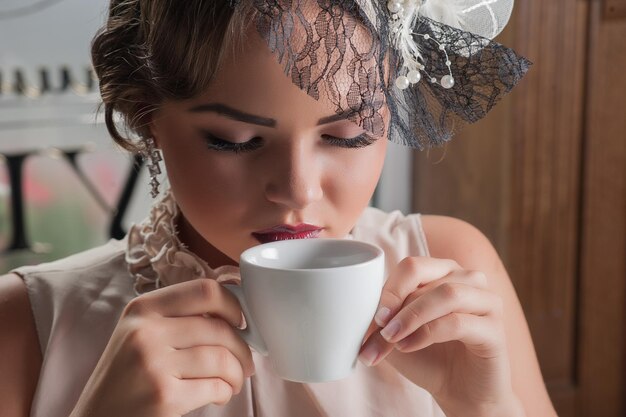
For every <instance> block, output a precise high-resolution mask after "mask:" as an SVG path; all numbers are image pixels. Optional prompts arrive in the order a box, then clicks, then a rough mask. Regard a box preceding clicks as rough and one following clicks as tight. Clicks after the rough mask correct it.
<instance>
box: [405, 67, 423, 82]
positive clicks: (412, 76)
mask: <svg viewBox="0 0 626 417" xmlns="http://www.w3.org/2000/svg"><path fill="white" fill-rule="evenodd" d="M406 77H407V78H408V79H409V82H410V83H411V84H415V83H418V82H419V81H420V80H421V79H422V74H420V72H419V71H416V70H411V71H409V73H408V74H407V75H406Z"/></svg>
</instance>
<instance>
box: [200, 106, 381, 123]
mask: <svg viewBox="0 0 626 417" xmlns="http://www.w3.org/2000/svg"><path fill="white" fill-rule="evenodd" d="M370 108H372V104H371V103H364V104H363V105H362V106H361V109H360V110H364V109H370ZM189 111H190V112H191V113H201V112H213V113H217V114H219V115H222V116H225V117H228V118H229V119H233V120H238V121H240V122H245V123H250V124H255V125H259V126H267V127H276V125H277V122H276V119H272V118H269V117H263V116H257V115H254V114H250V113H246V112H243V111H241V110H237V109H234V108H232V107H230V106H227V105H226V104H222V103H208V104H200V105H197V106H194V107H191V108H190V109H189ZM358 112H359V110H353V109H350V110H344V111H343V112H341V113H338V114H333V115H332V116H327V117H322V118H321V119H319V120H318V121H317V125H318V126H320V125H324V124H328V123H332V122H336V121H338V120H344V119H348V118H350V116H352V115H354V114H357V113H358Z"/></svg>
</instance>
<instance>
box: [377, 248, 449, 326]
mask: <svg viewBox="0 0 626 417" xmlns="http://www.w3.org/2000/svg"><path fill="white" fill-rule="evenodd" d="M460 269H461V267H460V266H459V264H457V263H456V262H455V261H453V260H451V259H437V258H429V257H424V256H410V257H407V258H404V259H403V260H402V261H401V262H400V263H399V264H398V265H397V266H396V268H395V270H394V271H393V272H392V273H391V275H389V277H388V278H387V281H386V282H385V285H384V287H383V290H382V294H381V296H380V302H379V304H378V309H377V312H376V315H375V316H374V320H375V321H376V323H377V324H378V325H379V326H380V327H383V326H385V325H386V324H387V322H388V321H389V319H391V317H393V316H394V315H395V314H396V313H397V312H398V310H400V308H401V307H402V303H403V302H404V300H405V299H406V297H408V296H409V294H411V293H412V292H413V291H415V290H416V289H417V288H418V287H419V286H420V285H425V284H427V283H429V282H431V281H434V280H437V279H439V278H442V277H444V276H446V275H448V274H449V273H450V272H452V271H456V270H460Z"/></svg>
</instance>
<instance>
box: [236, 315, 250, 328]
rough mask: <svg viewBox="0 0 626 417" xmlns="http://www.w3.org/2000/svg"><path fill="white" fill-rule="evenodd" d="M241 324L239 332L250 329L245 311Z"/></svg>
mask: <svg viewBox="0 0 626 417" xmlns="http://www.w3.org/2000/svg"><path fill="white" fill-rule="evenodd" d="M240 323H241V324H240V325H239V326H237V328H238V329H239V330H245V329H246V327H248V322H247V321H246V316H244V315H243V311H242V312H241V322H240Z"/></svg>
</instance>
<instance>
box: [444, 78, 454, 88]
mask: <svg viewBox="0 0 626 417" xmlns="http://www.w3.org/2000/svg"><path fill="white" fill-rule="evenodd" d="M441 86H442V87H443V88H448V89H449V88H452V87H454V78H452V76H451V75H444V76H443V77H442V78H441Z"/></svg>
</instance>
